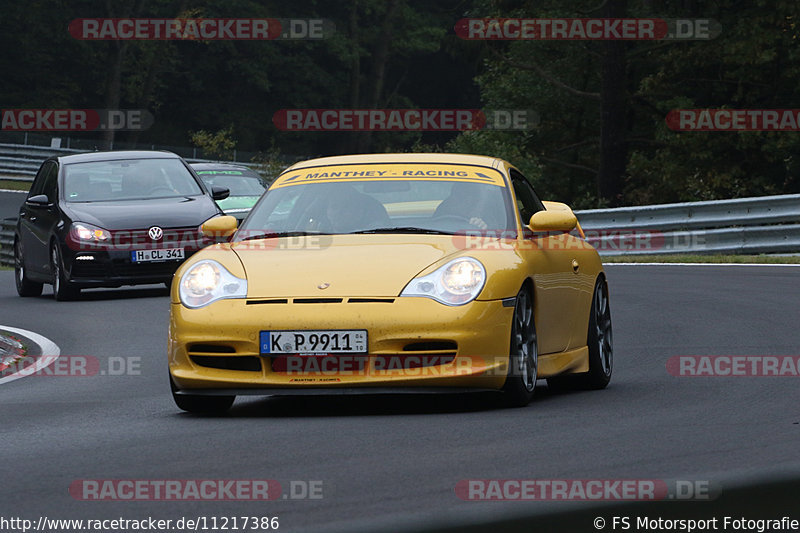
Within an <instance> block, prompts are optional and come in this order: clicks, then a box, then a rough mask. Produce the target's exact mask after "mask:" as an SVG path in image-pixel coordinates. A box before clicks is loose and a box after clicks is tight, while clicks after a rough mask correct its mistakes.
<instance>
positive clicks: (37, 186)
mask: <svg viewBox="0 0 800 533" xmlns="http://www.w3.org/2000/svg"><path fill="white" fill-rule="evenodd" d="M52 170H53V162H52V161H47V162H45V163H44V164H43V165H42V166H41V168H39V172H37V173H36V177H35V178H34V179H33V185H32V186H31V188H30V191H29V192H28V198H31V197H33V196H36V195H38V194H42V191H43V190H44V184H45V181H47V177H48V176H49V175H50V173H51V172H52Z"/></svg>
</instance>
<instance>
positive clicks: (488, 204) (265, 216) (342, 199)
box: [237, 179, 515, 240]
mask: <svg viewBox="0 0 800 533" xmlns="http://www.w3.org/2000/svg"><path fill="white" fill-rule="evenodd" d="M510 205H511V204H510V199H509V197H508V193H507V189H506V188H505V186H501V185H497V184H488V183H472V182H468V181H456V180H391V179H388V180H372V181H368V180H364V181H339V182H327V183H301V184H297V185H291V186H278V187H273V188H272V189H270V190H269V191H268V192H267V194H266V195H265V196H264V197H263V198H262V199H261V201H260V202H259V203H258V204H257V205H256V207H255V208H254V210H253V212H252V213H251V215H250V217H249V218H248V219H247V221H246V222H245V224H244V225H243V226H242V228H241V229H240V231H239V234H238V235H237V239H239V240H241V239H246V238H257V237H259V236H263V235H271V234H278V235H286V234H289V235H292V234H293V235H296V234H305V233H328V234H341V233H443V234H455V233H459V232H465V231H474V230H500V231H504V232H506V231H509V230H512V229H513V228H514V227H515V222H514V218H513V211H512V210H511V209H510V208H509V206H510Z"/></svg>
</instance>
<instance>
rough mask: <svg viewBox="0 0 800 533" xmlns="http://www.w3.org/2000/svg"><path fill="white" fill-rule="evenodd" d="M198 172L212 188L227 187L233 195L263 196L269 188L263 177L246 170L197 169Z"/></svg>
mask: <svg viewBox="0 0 800 533" xmlns="http://www.w3.org/2000/svg"><path fill="white" fill-rule="evenodd" d="M196 172H197V174H198V175H199V176H200V178H201V179H202V180H203V182H204V183H205V184H206V186H207V187H208V188H209V189H210V188H211V187H212V186H214V185H216V186H218V187H225V188H227V189H228V190H229V191H230V192H231V194H230V195H231V196H261V195H262V194H264V191H265V190H267V188H266V187H264V184H263V183H262V182H261V178H260V177H259V176H257V175H254V174H251V173H250V171H245V170H197V171H196Z"/></svg>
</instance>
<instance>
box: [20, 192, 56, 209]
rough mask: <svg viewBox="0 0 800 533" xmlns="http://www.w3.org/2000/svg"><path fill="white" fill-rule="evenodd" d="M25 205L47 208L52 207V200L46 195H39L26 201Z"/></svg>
mask: <svg viewBox="0 0 800 533" xmlns="http://www.w3.org/2000/svg"><path fill="white" fill-rule="evenodd" d="M25 203H28V204H30V205H35V206H37V207H47V206H48V205H50V198H48V197H47V195H46V194H37V195H36V196H31V197H30V198H28V199H27V200H25Z"/></svg>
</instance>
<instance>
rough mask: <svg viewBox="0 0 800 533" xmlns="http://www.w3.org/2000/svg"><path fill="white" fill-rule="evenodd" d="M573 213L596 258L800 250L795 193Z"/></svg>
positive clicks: (799, 209)
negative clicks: (598, 256) (597, 252)
mask: <svg viewBox="0 0 800 533" xmlns="http://www.w3.org/2000/svg"><path fill="white" fill-rule="evenodd" d="M575 215H576V216H577V217H578V220H579V221H580V223H581V226H582V227H583V229H584V231H585V233H586V236H587V239H588V240H589V242H590V243H592V245H594V246H595V248H597V249H598V251H599V252H600V254H601V255H653V254H689V253H690V254H715V253H723V254H754V253H795V252H800V194H788V195H781V196H763V197H759V198H739V199H734V200H716V201H710V202H684V203H677V204H663V205H651V206H642V207H621V208H617V209H591V210H584V211H576V212H575Z"/></svg>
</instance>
